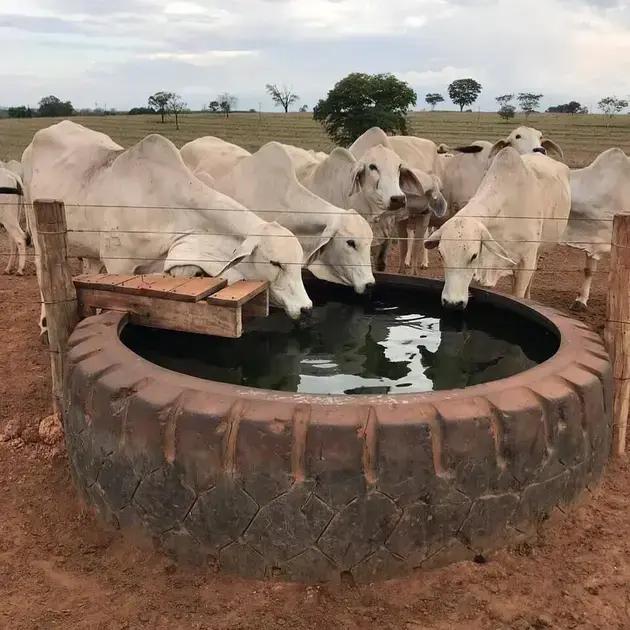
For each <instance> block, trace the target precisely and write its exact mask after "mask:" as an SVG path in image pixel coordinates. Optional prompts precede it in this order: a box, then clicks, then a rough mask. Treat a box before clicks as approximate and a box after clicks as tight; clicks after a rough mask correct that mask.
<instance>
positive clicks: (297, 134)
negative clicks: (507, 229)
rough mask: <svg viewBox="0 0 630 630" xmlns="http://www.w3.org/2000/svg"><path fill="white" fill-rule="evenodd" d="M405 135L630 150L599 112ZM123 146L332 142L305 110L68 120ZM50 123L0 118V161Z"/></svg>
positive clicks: (477, 118)
mask: <svg viewBox="0 0 630 630" xmlns="http://www.w3.org/2000/svg"><path fill="white" fill-rule="evenodd" d="M409 119H410V133H412V134H413V135H417V136H421V137H425V138H430V139H431V140H434V141H436V142H447V143H452V144H454V145H457V144H463V143H467V142H472V141H474V140H491V141H494V140H498V139H499V138H501V137H504V136H506V135H507V134H508V133H509V132H510V131H511V130H512V129H513V128H514V127H516V126H517V125H522V124H527V125H529V126H532V127H536V128H538V129H541V130H542V131H544V133H545V134H547V135H548V136H549V137H550V138H552V139H553V140H555V141H556V142H558V143H559V144H560V145H561V146H562V147H563V149H564V151H565V155H566V159H567V162H568V164H569V165H570V166H574V167H575V166H585V165H586V164H588V163H589V162H590V161H592V159H593V158H594V157H595V156H596V155H598V154H599V153H601V151H603V150H604V149H607V148H609V147H612V146H616V147H620V148H621V149H623V150H625V151H626V153H630V115H620V116H616V117H614V118H613V119H609V118H607V117H605V116H600V115H576V116H571V115H567V114H535V115H532V116H531V117H530V118H529V120H527V121H526V120H525V118H524V117H523V116H519V117H517V118H516V119H514V120H512V121H509V122H504V121H502V120H501V119H500V118H499V116H498V115H497V114H488V113H482V114H477V113H468V114H465V113H464V114H461V113H459V112H415V113H413V114H411V115H410V117H409ZM72 120H74V121H75V122H78V123H81V124H84V125H86V126H88V127H90V128H92V129H95V130H96V131H102V132H103V133H106V134H107V135H109V136H111V137H112V139H113V140H114V141H115V142H118V143H119V144H121V145H123V146H129V145H131V144H133V143H134V142H137V141H138V140H141V139H142V138H144V137H145V136H146V135H148V134H150V133H160V134H162V135H164V136H166V137H168V138H170V139H171V140H172V141H173V142H174V143H175V144H176V145H177V146H182V145H183V144H185V143H186V142H189V141H190V140H194V139H195V138H199V137H200V136H208V135H211V136H218V137H220V138H223V139H225V140H228V141H229V142H234V143H236V144H238V145H240V146H242V147H244V148H246V149H248V150H249V151H254V150H256V149H258V148H259V147H260V146H262V145H263V144H265V143H266V142H269V141H270V140H277V141H278V142H284V143H287V144H294V145H297V146H301V147H304V148H306V149H316V150H324V151H325V150H330V149H331V148H332V146H333V145H332V143H331V141H330V140H329V138H328V137H327V136H326V134H325V133H324V131H323V129H322V127H321V126H320V125H319V123H317V122H316V121H314V120H313V118H312V115H311V114H268V113H265V114H262V116H259V115H258V114H232V115H231V116H230V117H229V118H225V117H223V116H222V115H219V114H189V115H186V116H183V117H182V120H181V122H180V129H179V131H178V130H176V129H175V122H174V121H173V120H169V121H167V122H166V123H164V124H161V123H160V119H159V116H157V115H156V116H104V117H87V118H81V117H76V118H73V119H72ZM53 122H56V120H55V119H51V118H41V119H40V118H33V119H30V120H29V119H22V120H19V119H13V120H7V119H5V120H0V159H19V158H20V156H21V155H22V151H23V150H24V148H25V147H26V146H27V145H28V143H29V142H30V140H31V138H32V136H33V134H34V133H35V131H37V130H38V129H41V128H43V127H47V126H48V125H50V124H52V123H53Z"/></svg>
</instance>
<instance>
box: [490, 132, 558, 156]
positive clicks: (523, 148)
mask: <svg viewBox="0 0 630 630" xmlns="http://www.w3.org/2000/svg"><path fill="white" fill-rule="evenodd" d="M505 147H512V148H513V149H516V150H517V151H518V152H519V153H520V154H521V155H525V154H527V153H542V154H543V155H547V153H548V152H549V153H551V152H553V153H556V155H557V156H558V157H559V158H560V159H561V160H562V159H564V153H563V152H562V149H561V148H560V147H559V146H558V145H557V144H556V143H555V142H553V141H552V140H549V139H547V138H544V137H543V134H542V132H541V131H538V129H533V128H531V127H518V128H517V129H515V130H514V131H513V132H512V133H511V134H510V135H509V136H508V137H507V138H506V139H505V140H499V141H498V142H496V143H495V144H494V146H493V147H492V150H491V151H490V159H492V158H493V157H494V156H495V155H496V154H497V153H498V152H499V151H501V149H505Z"/></svg>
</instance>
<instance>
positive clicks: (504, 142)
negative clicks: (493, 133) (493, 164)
mask: <svg viewBox="0 0 630 630" xmlns="http://www.w3.org/2000/svg"><path fill="white" fill-rule="evenodd" d="M509 146H510V143H509V142H508V141H507V140H499V141H498V142H495V143H494V146H493V147H492V149H490V155H489V156H488V160H492V158H493V157H494V156H495V155H496V154H497V153H498V152H499V151H501V150H502V149H505V147H509Z"/></svg>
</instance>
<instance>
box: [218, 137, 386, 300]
mask: <svg viewBox="0 0 630 630" xmlns="http://www.w3.org/2000/svg"><path fill="white" fill-rule="evenodd" d="M305 153H306V152H305ZM216 187H217V190H220V191H221V192H223V193H225V194H226V195H229V196H230V197H233V198H234V199H236V200H237V201H239V202H241V203H243V204H244V205H246V206H248V207H250V208H252V209H253V210H254V211H255V212H257V213H259V214H260V215H261V216H262V217H263V218H266V219H269V220H275V221H278V223H280V224H281V225H284V226H285V227H287V228H288V229H290V230H291V231H292V232H293V233H295V234H296V236H297V237H298V238H299V240H300V243H301V244H302V247H303V249H304V253H305V265H306V266H307V267H308V269H309V270H310V271H311V272H312V273H313V274H314V275H315V276H317V277H318V278H320V279H322V280H327V281H329V282H336V283H339V284H346V285H350V286H353V287H354V289H355V290H356V292H357V293H364V292H365V291H366V289H369V288H370V287H371V286H372V285H373V284H374V276H373V275H372V268H371V262H370V246H371V243H372V230H371V229H370V226H369V225H368V223H367V221H366V220H365V219H364V218H363V217H362V216H361V215H360V214H358V213H357V212H356V211H355V210H352V209H349V210H345V209H343V208H340V207H337V206H334V205H332V204H331V203H328V202H327V201H324V199H322V198H321V197H318V196H317V195H316V194H314V193H312V192H311V191H310V190H308V189H307V188H306V187H305V186H303V185H302V184H300V182H299V181H298V179H297V177H296V173H295V169H294V166H293V162H292V160H291V157H290V155H289V152H288V151H287V148H286V147H285V146H284V145H282V144H279V143H277V142H269V143H268V144H266V145H264V146H263V147H262V148H261V149H259V150H258V151H257V152H256V153H254V154H253V155H252V156H251V157H248V158H246V159H243V160H241V161H240V162H239V163H238V164H237V165H236V166H235V167H234V168H233V169H232V171H230V173H229V174H228V175H226V176H225V177H223V178H221V179H217V180H216Z"/></svg>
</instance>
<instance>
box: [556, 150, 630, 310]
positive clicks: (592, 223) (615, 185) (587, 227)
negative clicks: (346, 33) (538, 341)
mask: <svg viewBox="0 0 630 630" xmlns="http://www.w3.org/2000/svg"><path fill="white" fill-rule="evenodd" d="M622 212H626V213H629V212H630V158H629V157H628V156H627V155H626V154H625V153H624V152H623V151H622V150H621V149H608V150H607V151H604V152H603V153H602V154H601V155H599V156H598V157H597V158H596V159H595V160H594V162H593V163H592V164H591V165H590V166H587V167H586V168H580V169H575V170H572V171H571V214H570V215H569V223H568V225H567V230H566V232H565V234H564V236H563V238H562V241H563V242H564V243H566V244H567V245H570V246H571V247H575V248H576V249H581V250H584V251H585V252H586V266H585V269H584V282H583V284H582V289H581V291H580V295H579V296H578V297H577V299H576V300H575V302H574V303H573V307H572V308H573V309H575V310H584V309H585V308H586V306H587V304H588V298H589V296H590V292H591V284H592V282H593V275H594V273H595V271H596V270H597V262H598V261H599V260H600V258H601V256H602V254H605V253H608V252H609V251H610V241H611V236H612V221H613V217H614V216H615V214H617V213H622Z"/></svg>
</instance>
